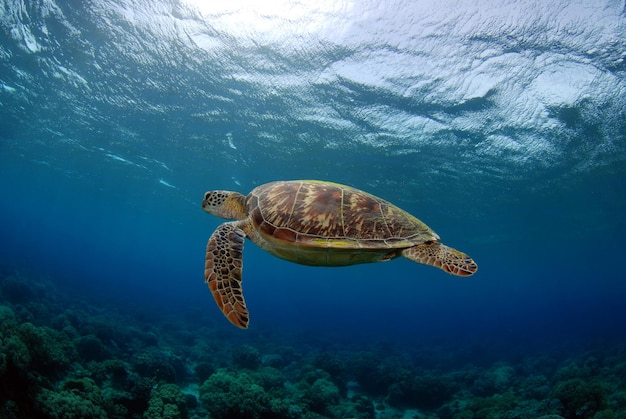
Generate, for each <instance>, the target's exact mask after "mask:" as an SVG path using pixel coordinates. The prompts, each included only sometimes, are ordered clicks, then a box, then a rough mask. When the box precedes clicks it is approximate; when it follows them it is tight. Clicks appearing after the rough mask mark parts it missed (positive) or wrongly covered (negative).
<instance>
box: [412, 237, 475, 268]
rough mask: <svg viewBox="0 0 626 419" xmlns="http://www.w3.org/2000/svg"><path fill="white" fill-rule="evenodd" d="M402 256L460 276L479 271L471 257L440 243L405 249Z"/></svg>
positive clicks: (427, 243) (433, 242) (428, 243)
mask: <svg viewBox="0 0 626 419" xmlns="http://www.w3.org/2000/svg"><path fill="white" fill-rule="evenodd" d="M402 256H404V257H405V258H407V259H411V260H412V261H414V262H417V263H423V264H424V265H430V266H434V267H435V268H439V269H442V270H444V271H446V272H448V273H450V274H453V275H458V276H470V275H474V274H475V273H476V271H477V270H478V265H477V264H476V262H474V260H473V259H472V258H471V257H469V256H468V255H466V254H465V253H463V252H460V251H458V250H456V249H453V248H451V247H448V246H446V245H445V244H441V243H439V242H438V241H429V242H425V243H421V244H418V245H416V246H413V247H409V248H408V249H404V250H403V251H402Z"/></svg>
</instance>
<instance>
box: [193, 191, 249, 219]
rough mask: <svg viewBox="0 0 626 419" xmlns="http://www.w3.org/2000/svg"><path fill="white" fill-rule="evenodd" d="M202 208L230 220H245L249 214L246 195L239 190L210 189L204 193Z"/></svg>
mask: <svg viewBox="0 0 626 419" xmlns="http://www.w3.org/2000/svg"><path fill="white" fill-rule="evenodd" d="M202 209H203V210H205V211H206V212H208V213H209V214H213V215H216V216H218V217H221V218H226V219H228V220H243V219H244V218H246V217H247V216H248V211H247V210H246V197H245V196H243V195H242V194H240V193H239V192H231V191H209V192H207V193H205V194H204V199H203V200H202Z"/></svg>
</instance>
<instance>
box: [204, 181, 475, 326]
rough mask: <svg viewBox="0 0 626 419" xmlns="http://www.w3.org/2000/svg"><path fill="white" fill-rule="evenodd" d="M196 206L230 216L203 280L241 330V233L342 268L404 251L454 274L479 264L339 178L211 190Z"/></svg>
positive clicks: (276, 251)
mask: <svg viewBox="0 0 626 419" xmlns="http://www.w3.org/2000/svg"><path fill="white" fill-rule="evenodd" d="M202 209H204V210H205V211H206V212H208V213H209V214H213V215H216V216H218V217H222V218H226V219H229V220H235V221H231V222H227V223H224V224H221V225H220V226H219V227H218V228H217V230H215V232H213V234H212V235H211V237H210V238H209V242H208V244H207V248H206V262H205V266H204V279H205V281H206V283H207V285H208V286H209V289H210V290H211V293H212V294H213V298H214V299H215V302H216V303H217V305H218V306H219V308H220V309H221V310H222V312H223V313H224V315H225V316H226V318H227V319H228V320H229V321H230V322H231V323H232V324H234V325H235V326H237V327H240V328H243V329H246V328H247V327H248V321H249V316H248V309H247V308H246V303H245V300H244V298H243V294H242V290H241V270H242V267H243V259H242V256H243V243H244V239H245V238H246V237H248V238H249V239H250V240H252V242H253V243H255V244H256V245H257V246H259V247H260V248H262V249H264V250H266V251H268V252H269V253H271V254H273V255H274V256H278V257H279V258H283V259H286V260H289V261H291V262H296V263H300V264H303V265H314V266H345V265H354V264H357V263H367V262H381V261H387V260H391V259H394V258H396V257H398V256H404V257H405V258H408V259H411V260H412V261H415V262H418V263H423V264H426V265H430V266H434V267H437V268H440V269H443V270H444V271H446V272H448V273H451V274H454V275H459V276H469V275H472V274H474V273H475V272H476V270H477V269H478V266H477V265H476V263H475V262H474V261H473V260H472V258H470V257H469V256H468V255H466V254H465V253H462V252H459V251H458V250H455V249H452V248H450V247H447V246H445V245H443V244H442V243H440V242H439V236H438V235H437V234H436V233H435V232H434V231H432V230H431V229H430V228H429V227H428V226H427V225H426V224H424V223H423V222H421V221H420V220H418V219H417V218H415V217H413V216H412V215H411V214H409V213H407V212H405V211H403V210H401V209H400V208H398V207H396V206H395V205H392V204H391V203H389V202H387V201H385V200H383V199H380V198H378V197H375V196H373V195H370V194H368V193H366V192H363V191H360V190H358V189H355V188H352V187H350V186H345V185H340V184H337V183H332V182H322V181H318V180H296V181H279V182H272V183H267V184H265V185H261V186H259V187H257V188H255V189H254V190H253V191H252V192H250V193H249V194H248V196H244V195H242V194H240V193H237V192H230V191H209V192H207V193H206V194H205V195H204V199H203V201H202Z"/></svg>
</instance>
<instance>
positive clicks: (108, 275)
mask: <svg viewBox="0 0 626 419" xmlns="http://www.w3.org/2000/svg"><path fill="white" fill-rule="evenodd" d="M478 3H479V4H478V5H471V6H470V5H465V6H463V7H467V10H463V7H459V6H458V5H455V6H454V7H453V5H452V4H447V3H446V4H444V6H443V7H442V6H438V7H437V8H430V9H429V8H428V7H427V6H428V5H427V4H426V3H425V4H424V5H420V6H417V5H410V4H408V3H407V4H402V3H397V2H395V3H393V4H392V3H389V4H383V5H382V6H381V7H380V8H375V7H374V6H373V5H369V4H368V5H366V7H363V8H360V7H359V8H356V7H349V6H350V4H346V5H345V7H344V8H339V9H332V10H327V11H323V12H320V11H318V12H316V14H312V15H311V16H307V15H306V13H305V14H304V15H302V16H299V17H298V16H296V17H293V16H285V15H281V13H279V12H275V11H274V12H275V13H276V16H273V15H272V13H274V12H268V13H266V14H265V15H263V13H262V12H256V11H252V12H250V13H249V14H251V15H253V16H257V18H258V15H263V16H265V17H262V18H258V21H259V22H262V23H263V25H261V24H259V26H258V27H257V26H255V23H254V22H252V23H250V22H247V23H241V22H240V23H239V24H238V25H235V26H233V27H231V26H228V24H227V23H228V22H229V20H228V19H231V20H234V21H235V23H237V19H244V16H247V15H248V14H244V13H241V14H237V13H229V12H228V11H226V12H224V11H222V12H210V11H204V12H202V13H204V14H202V13H200V12H198V11H197V10H195V9H194V8H193V7H192V6H191V5H188V4H186V3H183V2H180V3H179V2H163V3H157V2H155V3H154V4H151V5H145V4H140V2H132V1H131V2H125V3H119V4H117V3H115V2H107V1H101V2H100V1H95V0H94V1H87V2H57V4H55V3H53V2H48V3H36V2H32V3H31V2H25V3H20V2H3V3H2V6H3V7H2V9H0V11H1V13H0V19H1V20H2V32H1V34H2V38H1V39H0V41H1V44H0V57H1V58H2V61H1V63H0V121H1V122H0V124H1V126H0V197H1V199H0V237H1V241H0V261H1V263H2V264H4V265H8V266H15V267H16V269H19V270H21V271H23V272H26V273H27V274H28V275H31V276H32V278H33V280H36V278H38V277H42V278H46V279H49V280H51V281H53V282H54V283H56V284H57V285H58V287H59V288H60V289H62V290H63V291H64V292H67V293H69V294H70V295H72V296H73V298H76V299H78V300H82V299H84V300H86V301H90V302H93V303H94V304H97V303H101V304H103V305H109V304H110V305H112V306H117V307H118V308H119V309H120V310H124V309H131V308H132V309H141V310H145V311H147V312H154V313H163V312H167V313H171V314H176V313H181V316H183V315H184V313H188V312H190V311H193V312H197V310H200V311H201V312H202V313H208V319H209V320H208V321H209V322H210V323H211V326H212V327H213V326H214V327H218V328H221V327H223V328H229V327H231V326H230V325H228V324H227V322H226V320H225V319H224V318H223V316H222V314H221V313H219V311H218V310H217V308H216V307H215V304H214V302H213V300H212V298H211V295H210V292H209V291H208V289H206V285H205V284H204V282H203V258H204V248H205V245H206V240H207V238H208V237H209V235H210V234H211V232H212V231H213V230H214V229H215V227H216V226H217V225H218V224H219V223H220V222H221V221H220V220H218V219H216V218H214V217H211V216H208V215H207V214H205V213H204V212H203V211H202V210H201V209H200V201H201V198H202V195H203V193H204V192H205V191H206V190H210V189H230V190H238V191H240V192H243V193H247V192H248V191H249V190H251V189H252V188H254V187H255V186H257V185H259V184H261V183H264V182H267V181H271V180H277V179H302V178H316V179H327V180H332V181H336V182H340V183H345V184H350V185H353V186H356V187H359V188H361V189H364V190H367V191H368V192H371V193H374V194H376V195H379V196H381V197H383V198H385V199H387V200H389V201H391V202H394V203H396V204H397V205H398V206H400V207H402V208H404V209H406V210H407V211H409V212H411V213H413V214H414V215H416V216H418V217H419V218H420V219H422V220H423V221H424V222H426V223H427V224H428V225H429V226H431V227H432V228H433V229H434V230H435V231H436V232H437V233H438V234H439V235H440V236H441V237H442V241H443V242H444V243H446V244H448V245H450V246H453V247H456V248H458V249H460V250H462V251H464V252H467V253H468V254H470V255H471V256H472V257H473V258H474V259H475V260H476V261H477V263H478V265H479V272H478V273H477V274H476V275H475V276H473V277H470V278H465V279H462V278H456V277H452V276H449V275H446V274H445V273H443V272H441V271H438V270H435V269H432V268H428V267H425V266H421V265H417V264H414V263H411V262H409V261H406V260H395V261H392V262H389V263H384V264H376V265H362V266H354V267H346V268H335V269H331V268H311V267H304V266H298V265H295V264H291V263H288V262H284V261H281V260H278V259H276V258H274V257H272V256H270V255H268V254H266V253H264V252H262V251H260V250H259V249H258V248H256V247H255V246H254V245H253V244H252V243H250V242H248V243H247V244H246V248H245V264H244V292H245V296H246V300H247V303H248V307H249V309H250V312H251V325H250V327H251V328H252V329H253V330H256V332H255V333H264V332H271V333H275V334H283V333H284V334H285V336H290V334H291V335H293V336H294V337H295V336H301V335H303V334H307V333H314V334H316V335H317V336H322V337H323V336H325V335H327V336H329V337H331V338H333V339H334V338H336V337H337V336H341V337H342V338H345V339H346V340H347V341H361V340H363V341H364V342H368V341H389V342H407V341H408V342H411V343H419V342H420V341H421V340H423V339H425V338H426V337H429V338H430V337H442V338H445V339H450V340H452V341H455V342H460V343H463V342H470V341H472V342H476V341H483V342H484V345H485V346H490V347H494V345H495V346H498V347H499V348H502V351H503V352H506V351H509V350H511V351H520V350H521V351H523V350H528V351H531V350H541V349H542V348H543V349H545V348H550V347H553V346H554V345H568V344H570V343H571V344H580V343H581V342H591V341H595V340H600V341H621V342H623V341H624V338H626V327H625V321H624V319H625V318H626V304H624V301H626V274H625V271H624V258H625V254H626V245H625V243H624V237H626V222H625V221H624V214H625V213H626V193H624V190H625V189H624V182H625V181H626V113H625V111H624V109H625V106H624V105H625V101H626V99H624V98H626V81H625V78H624V75H625V73H626V67H625V65H624V56H623V51H624V50H625V49H624V39H626V36H625V35H626V34H624V13H623V10H622V9H623V5H622V4H620V3H618V2H611V1H608V2H604V3H603V4H602V6H597V7H596V6H595V5H594V6H588V7H583V6H584V5H582V6H581V5H578V6H580V7H578V6H577V7H574V6H567V7H566V6H565V3H563V4H561V3H560V2H554V3H542V6H541V7H540V8H539V10H537V11H536V13H533V14H532V16H528V13H526V12H525V10H527V9H529V8H533V7H536V6H537V5H534V6H533V5H532V4H530V3H524V2H522V3H518V4H516V5H513V4H508V5H505V6H503V7H502V8H500V9H498V10H495V11H494V10H493V8H491V7H488V4H487V3H485V4H483V5H481V4H480V3H481V2H478ZM320 7H323V6H320ZM537 7H539V6H537ZM357 9H358V10H357ZM398 9H400V10H404V13H396V11H397V10H398ZM533 10H534V9H533ZM554 10H564V12H563V13H560V14H558V15H555V14H554V13H553V12H554ZM212 13H213V14H212ZM311 13H313V12H311ZM533 16H535V17H533ZM581 16H585V18H584V19H583V18H582V17H581ZM323 19H328V22H329V23H324V20H323ZM553 19H554V20H553ZM255 22H256V21H255ZM303 22H309V23H310V25H309V26H306V25H304V23H303ZM320 22H321V23H320ZM496 22H498V24H496ZM316 25H319V29H316V28H317V26H316ZM242 27H245V29H242ZM337 28H341V30H339V29H337ZM444 35H445V36H444ZM194 310H195V311H194ZM240 333H248V332H245V331H241V332H240ZM520 343H523V345H520Z"/></svg>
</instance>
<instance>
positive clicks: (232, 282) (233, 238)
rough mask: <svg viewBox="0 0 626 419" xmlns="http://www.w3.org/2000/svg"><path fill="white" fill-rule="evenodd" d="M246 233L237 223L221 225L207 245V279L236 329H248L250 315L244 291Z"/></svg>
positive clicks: (218, 302)
mask: <svg viewBox="0 0 626 419" xmlns="http://www.w3.org/2000/svg"><path fill="white" fill-rule="evenodd" d="M245 238H246V234H245V233H244V231H243V230H242V229H240V228H238V227H237V224H236V223H224V224H222V225H220V226H219V227H218V228H217V230H215V232H213V234H212V235H211V237H210V238H209V242H208V243H207V246H206V261H205V264H204V280H205V282H206V283H207V285H208V286H209V289H210V290H211V293H212V294H213V298H214V299H215V302H216V303H217V306H218V307H219V308H220V310H222V313H224V316H226V318H227V319H228V320H229V321H230V322H231V323H232V324H234V325H235V326H237V327H240V328H242V329H247V328H248V322H249V316H248V309H247V308H246V302H245V300H244V298H243V294H242V291H241V269H242V267H243V260H242V254H243V242H244V239H245Z"/></svg>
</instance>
